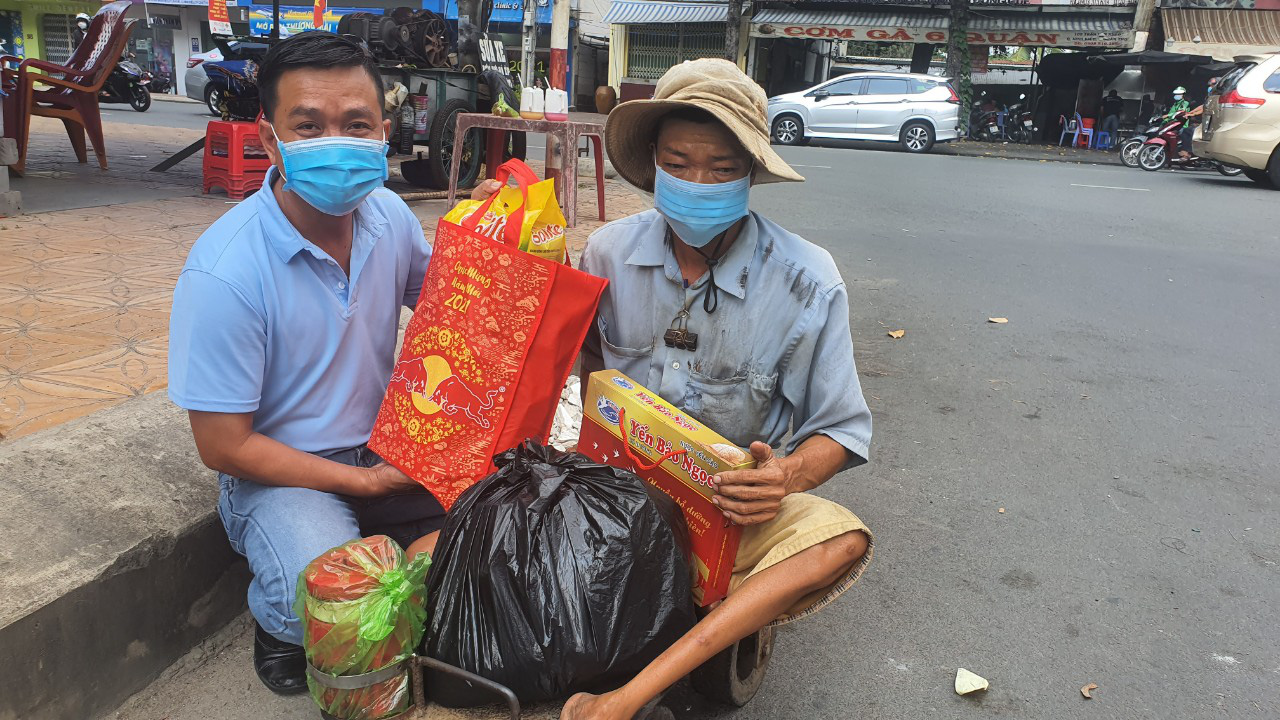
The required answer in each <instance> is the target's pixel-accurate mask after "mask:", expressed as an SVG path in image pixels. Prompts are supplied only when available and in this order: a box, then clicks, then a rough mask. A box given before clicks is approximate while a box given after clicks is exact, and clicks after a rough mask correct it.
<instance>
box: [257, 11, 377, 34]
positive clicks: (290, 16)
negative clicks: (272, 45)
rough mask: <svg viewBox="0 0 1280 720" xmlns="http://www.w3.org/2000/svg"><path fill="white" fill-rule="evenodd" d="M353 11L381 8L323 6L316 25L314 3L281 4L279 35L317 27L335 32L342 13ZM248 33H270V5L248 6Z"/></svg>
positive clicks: (375, 12)
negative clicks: (322, 12)
mask: <svg viewBox="0 0 1280 720" xmlns="http://www.w3.org/2000/svg"><path fill="white" fill-rule="evenodd" d="M354 12H369V13H374V14H377V15H381V14H382V10H381V9H379V8H341V7H331V8H325V9H324V15H323V18H322V23H321V24H320V25H316V17H315V16H316V6H315V5H306V6H303V5H281V6H280V36H281V37H285V36H287V35H296V34H297V33H300V32H306V31H307V30H315V29H317V28H319V29H321V30H328V31H329V32H337V31H338V20H340V19H342V16H343V15H347V14H349V13H354ZM249 33H250V34H251V35H256V36H258V37H268V36H269V35H271V6H270V5H251V6H250V7H249Z"/></svg>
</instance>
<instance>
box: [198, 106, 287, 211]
mask: <svg viewBox="0 0 1280 720" xmlns="http://www.w3.org/2000/svg"><path fill="white" fill-rule="evenodd" d="M270 167H271V158H269V157H267V151H266V149H264V148H263V147H262V141H260V140H259V139H258V125H257V123H251V122H227V121H224V120H210V121H209V128H208V130H206V131H205V136H204V192H205V193H208V192H209V190H210V188H214V187H220V188H222V189H223V190H226V191H227V197H229V198H231V199H232V200H243V199H244V197H245V196H246V195H248V194H250V193H252V192H254V191H255V190H258V189H259V188H261V187H262V183H263V181H264V180H265V179H266V176H267V169H268V168H270Z"/></svg>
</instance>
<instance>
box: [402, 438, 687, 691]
mask: <svg viewBox="0 0 1280 720" xmlns="http://www.w3.org/2000/svg"><path fill="white" fill-rule="evenodd" d="M495 462H496V463H497V466H498V471H497V472H495V473H493V474H492V475H490V476H489V477H487V478H485V479H483V480H481V481H480V482H478V483H476V484H475V485H474V486H472V487H471V488H470V489H468V490H467V491H466V492H464V493H463V494H462V496H461V497H460V498H458V501H457V503H456V504H455V505H454V506H453V508H452V509H451V510H450V512H449V516H448V518H447V520H446V522H445V527H444V531H443V532H442V533H441V535H440V541H439V543H438V544H437V545H436V552H435V554H434V556H433V558H432V561H433V562H432V568H431V573H430V574H429V575H428V577H427V598H428V603H427V605H428V607H427V610H428V613H429V615H428V617H429V619H428V622H427V629H426V639H425V640H424V643H423V644H424V650H425V654H426V655H428V656H430V657H432V658H435V659H437V660H441V661H444V662H446V663H449V664H451V665H455V666H457V667H460V668H462V669H464V670H468V671H470V672H473V673H475V674H477V675H480V676H482V677H485V678H488V679H489V680H493V681H495V682H499V683H501V684H503V685H506V686H507V687H509V688H511V689H512V690H513V691H514V692H515V694H516V696H517V697H519V698H520V700H521V701H522V702H537V701H541V700H550V699H554V698H563V697H566V696H568V695H570V694H572V693H575V692H579V691H583V690H595V689H600V688H604V687H609V686H616V685H620V684H622V683H623V682H625V681H626V680H628V679H630V678H631V677H632V676H634V675H635V674H636V673H638V672H639V671H640V670H641V669H642V668H643V667H644V666H645V665H647V664H649V662H651V661H652V660H653V659H654V658H656V657H657V656H658V655H659V654H660V653H661V652H662V651H663V650H665V649H666V648H668V647H669V646H670V645H671V644H672V643H674V642H675V641H676V640H677V639H678V638H679V637H680V636H681V635H683V634H684V633H685V632H687V631H688V630H689V628H691V627H693V624H694V622H695V616H694V610H693V602H692V599H691V597H692V596H691V589H690V574H689V565H688V563H687V561H686V560H685V552H684V550H683V547H684V546H685V545H686V544H687V536H685V535H684V533H687V532H688V530H687V528H686V526H685V523H684V520H683V518H682V516H681V514H680V509H679V508H678V507H677V506H676V504H675V502H674V501H672V500H671V498H669V497H668V496H666V495H665V494H663V493H662V492H660V491H658V490H656V489H654V488H651V487H650V486H649V484H648V483H646V482H645V481H644V480H641V479H640V478H639V477H637V476H635V475H634V474H632V473H629V472H627V471H625V470H620V469H617V468H614V467H610V466H608V465H601V464H599V463H595V462H592V461H591V460H590V459H588V458H587V457H585V456H583V455H579V454H577V453H564V452H560V451H558V450H555V449H553V448H549V447H544V446H542V445H539V444H537V443H534V442H533V441H525V443H524V444H523V445H521V446H520V447H518V448H516V449H514V450H509V451H507V452H505V453H502V454H501V455H499V456H497V457H496V458H495ZM678 533H679V535H678ZM426 688H427V697H428V699H430V700H432V701H434V702H437V703H439V704H441V705H445V706H448V707H469V706H473V705H481V704H487V703H492V702H494V701H495V700H496V699H497V698H495V697H494V696H493V695H491V694H487V693H485V692H484V691H483V690H481V689H480V688H473V687H471V686H469V685H468V684H467V683H466V682H465V681H462V680H459V679H457V678H456V677H452V676H450V675H447V674H443V673H438V672H432V671H430V670H428V671H427V677H426Z"/></svg>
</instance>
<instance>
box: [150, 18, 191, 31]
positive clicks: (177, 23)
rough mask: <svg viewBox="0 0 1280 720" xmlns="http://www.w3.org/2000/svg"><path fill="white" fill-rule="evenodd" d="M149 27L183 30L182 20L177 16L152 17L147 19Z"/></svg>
mask: <svg viewBox="0 0 1280 720" xmlns="http://www.w3.org/2000/svg"><path fill="white" fill-rule="evenodd" d="M147 25H148V26H150V27H153V28H166V29H169V30H181V29H182V18H181V17H179V16H177V15H151V16H150V17H148V18H147Z"/></svg>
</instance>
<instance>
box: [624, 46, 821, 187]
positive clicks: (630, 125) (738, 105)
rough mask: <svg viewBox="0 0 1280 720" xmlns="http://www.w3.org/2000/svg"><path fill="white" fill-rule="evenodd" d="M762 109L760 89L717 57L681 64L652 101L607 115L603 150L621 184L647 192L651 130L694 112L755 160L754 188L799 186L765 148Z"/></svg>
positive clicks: (764, 110)
mask: <svg viewBox="0 0 1280 720" xmlns="http://www.w3.org/2000/svg"><path fill="white" fill-rule="evenodd" d="M767 106H768V98H766V97H765V94H764V90H763V89H762V88H761V87H760V86H759V85H757V84H756V83H755V82H754V81H753V80H752V79H751V78H749V77H747V76H746V74H745V73H743V72H742V71H741V70H739V69H738V66H737V65H734V64H733V63H731V62H729V61H728V60H723V59H719V58H703V59H701V60H686V61H685V62H682V63H680V64H679V65H676V66H675V67H673V68H671V69H670V70H668V71H667V72H666V74H665V75H663V76H662V79H661V80H659V81H658V86H657V88H656V91H655V92H654V95H653V99H652V100H631V101H629V102H625V103H622V104H621V105H619V106H617V107H615V108H614V109H613V112H611V113H609V119H608V121H607V122H606V123H605V131H604V146H605V150H606V151H608V153H609V162H611V163H613V167H614V168H615V169H617V171H618V174H619V175H621V176H622V178H623V179H624V180H626V181H627V182H629V183H631V184H632V185H634V186H636V187H638V188H640V189H641V190H644V191H646V192H653V150H652V149H650V147H649V146H650V145H651V144H652V143H653V134H654V128H656V127H657V124H658V121H659V120H660V119H661V118H662V116H663V115H666V114H667V113H669V112H672V111H673V110H678V109H680V108H698V109H700V110H706V111H707V112H709V113H711V114H712V115H713V116H714V117H715V118H716V119H717V120H719V121H720V122H721V123H722V124H723V125H724V126H725V127H726V128H728V130H729V132H731V133H733V135H734V137H736V138H737V139H738V142H740V143H742V147H743V148H745V149H746V151H747V152H748V153H750V154H751V157H753V158H754V159H755V182H756V184H757V185H759V184H763V183H775V182H804V178H803V177H802V176H801V175H800V174H799V173H797V172H796V171H795V170H793V169H791V166H790V165H788V164H787V163H786V161H785V160H783V159H782V158H781V157H778V153H776V152H774V151H773V147H772V146H771V145H770V143H769V126H768V109H767Z"/></svg>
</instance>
